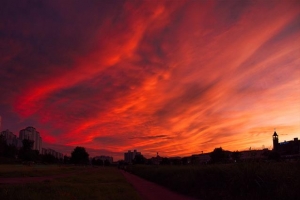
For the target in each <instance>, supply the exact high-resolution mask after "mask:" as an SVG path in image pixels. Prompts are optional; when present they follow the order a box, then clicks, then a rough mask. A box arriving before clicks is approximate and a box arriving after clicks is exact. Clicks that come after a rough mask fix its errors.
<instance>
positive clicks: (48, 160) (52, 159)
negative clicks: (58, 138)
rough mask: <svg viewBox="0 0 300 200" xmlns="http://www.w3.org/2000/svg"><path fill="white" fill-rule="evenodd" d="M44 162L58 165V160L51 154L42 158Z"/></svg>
mask: <svg viewBox="0 0 300 200" xmlns="http://www.w3.org/2000/svg"><path fill="white" fill-rule="evenodd" d="M42 161H43V162H44V163H57V161H58V160H57V159H56V158H55V157H54V156H53V155H51V154H45V155H43V157H42Z"/></svg>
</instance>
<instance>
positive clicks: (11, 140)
mask: <svg viewBox="0 0 300 200" xmlns="http://www.w3.org/2000/svg"><path fill="white" fill-rule="evenodd" d="M0 135H2V136H4V138H5V140H6V143H7V144H8V145H14V146H16V147H17V148H21V147H22V141H21V140H20V139H19V138H17V136H16V135H15V134H13V133H12V132H11V131H9V130H8V129H7V130H5V131H2V132H1V133H0Z"/></svg>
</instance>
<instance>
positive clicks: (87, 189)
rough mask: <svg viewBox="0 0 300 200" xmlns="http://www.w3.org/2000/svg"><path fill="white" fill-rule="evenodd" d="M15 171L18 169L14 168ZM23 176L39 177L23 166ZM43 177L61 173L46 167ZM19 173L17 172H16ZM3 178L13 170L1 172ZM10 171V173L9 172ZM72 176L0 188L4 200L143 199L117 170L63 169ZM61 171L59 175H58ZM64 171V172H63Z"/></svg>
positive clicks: (56, 168) (33, 170) (103, 168)
mask: <svg viewBox="0 0 300 200" xmlns="http://www.w3.org/2000/svg"><path fill="white" fill-rule="evenodd" d="M12 167H13V168H15V166H12ZM19 167H20V169H19V172H17V173H19V174H20V173H23V172H24V171H26V173H29V171H30V170H31V172H32V173H33V174H35V173H37V172H36V171H35V169H34V168H33V167H28V166H19ZM44 167H45V169H44V171H42V170H39V172H42V173H41V174H39V175H41V176H42V175H44V176H45V175H48V173H49V172H51V171H55V170H58V171H60V170H59V167H58V166H44ZM15 169H16V168H15ZM0 170H1V174H2V172H4V173H9V172H10V170H9V167H8V166H7V167H5V168H2V166H1V168H0ZM5 170H8V171H5ZM61 170H62V171H70V172H72V173H71V174H70V175H69V176H66V177H64V178H59V179H54V180H47V181H44V182H39V183H26V184H24V183H23V184H7V185H3V184H2V185H0V197H1V199H6V200H9V199H14V200H15V199H16V200H17V199H32V200H35V199H37V200H38V199H46V200H47V199H141V198H140V197H139V195H138V194H137V193H136V191H135V190H134V189H133V188H132V186H131V185H130V184H129V183H127V181H126V179H125V178H124V177H123V176H122V174H121V173H120V172H119V171H118V170H117V169H115V168H110V167H101V168H92V167H76V166H73V167H63V168H62V169H61ZM58 171H57V172H58ZM62 171H60V172H62Z"/></svg>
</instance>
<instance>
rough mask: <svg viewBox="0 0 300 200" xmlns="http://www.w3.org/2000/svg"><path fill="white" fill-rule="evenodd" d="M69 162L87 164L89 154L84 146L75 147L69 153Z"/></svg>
mask: <svg viewBox="0 0 300 200" xmlns="http://www.w3.org/2000/svg"><path fill="white" fill-rule="evenodd" d="M71 163H74V164H88V163H89V154H88V153H87V152H86V150H85V148H84V147H76V148H75V149H74V151H73V152H72V153H71Z"/></svg>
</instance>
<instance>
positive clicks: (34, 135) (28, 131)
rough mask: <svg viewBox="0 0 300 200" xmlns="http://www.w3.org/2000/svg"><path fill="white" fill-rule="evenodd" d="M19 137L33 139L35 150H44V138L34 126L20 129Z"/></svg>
mask: <svg viewBox="0 0 300 200" xmlns="http://www.w3.org/2000/svg"><path fill="white" fill-rule="evenodd" d="M19 138H20V139H21V140H24V139H28V140H31V141H33V142H34V143H33V148H32V149H33V150H38V151H39V152H42V138H41V137H40V133H39V132H38V131H36V129H35V128H34V127H32V126H28V127H27V128H25V129H22V130H20V134H19Z"/></svg>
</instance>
